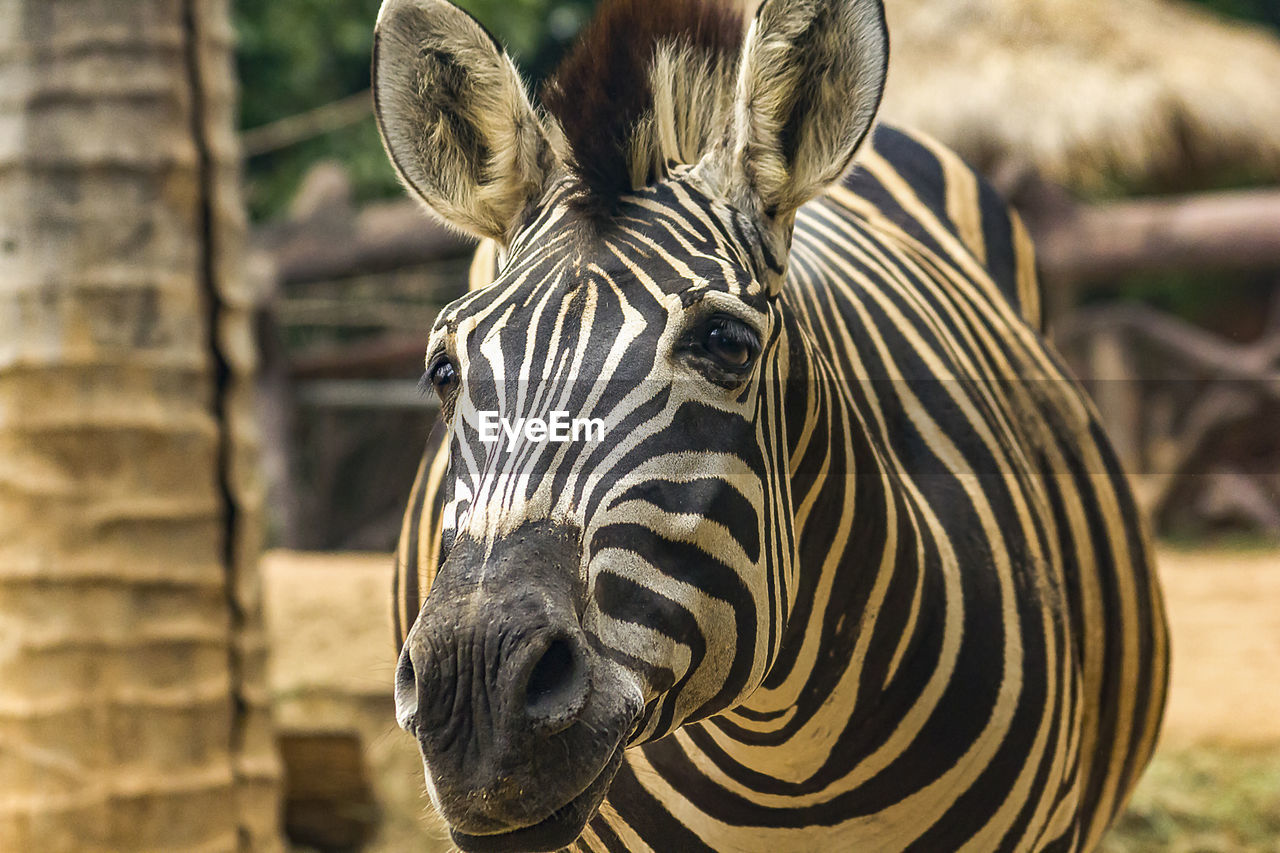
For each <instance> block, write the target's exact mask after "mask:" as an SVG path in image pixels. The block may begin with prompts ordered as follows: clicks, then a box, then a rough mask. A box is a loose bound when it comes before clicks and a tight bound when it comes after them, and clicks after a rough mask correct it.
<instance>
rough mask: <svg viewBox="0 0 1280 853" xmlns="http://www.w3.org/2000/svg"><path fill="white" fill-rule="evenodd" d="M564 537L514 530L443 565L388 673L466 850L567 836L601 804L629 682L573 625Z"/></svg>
mask: <svg viewBox="0 0 1280 853" xmlns="http://www.w3.org/2000/svg"><path fill="white" fill-rule="evenodd" d="M579 547H580V546H579V545H578V538H577V536H576V535H574V532H573V531H567V530H564V529H563V528H560V527H555V526H551V525H547V524H541V525H526V526H525V527H524V528H521V530H519V531H517V532H516V533H515V534H513V535H511V536H510V537H508V538H507V540H504V541H503V542H500V543H499V544H498V545H497V546H495V547H493V548H491V549H489V550H488V551H487V552H485V551H482V550H481V549H480V548H479V547H478V546H475V545H473V544H471V543H466V542H460V543H458V544H457V545H456V546H455V547H454V549H453V550H452V551H451V552H450V555H449V557H448V558H447V559H446V561H445V563H444V564H443V565H442V566H441V569H440V572H439V574H438V575H437V577H436V580H435V584H434V585H433V587H432V590H431V593H430V595H429V596H428V597H427V600H426V602H425V603H424V604H423V608H422V611H421V613H420V614H419V616H418V619H417V622H416V623H415V624H414V627H413V630H412V631H411V632H410V633H409V636H408V638H407V640H406V643H405V647H404V650H403V651H402V653H401V656H400V662H399V665H398V667H397V673H396V706H397V707H396V712H397V719H398V720H399V722H400V724H401V726H402V727H404V728H405V729H406V730H407V731H409V732H411V733H412V734H414V736H415V737H416V738H417V740H418V744H419V748H420V750H421V752H422V757H423V763H424V767H425V770H426V774H427V782H428V789H429V791H431V793H432V799H433V801H434V803H435V805H436V807H437V808H438V809H439V811H440V813H441V815H442V816H443V817H444V818H445V820H446V821H447V822H448V823H449V826H450V828H451V830H452V832H453V834H454V841H455V842H456V843H457V844H458V846H460V847H461V848H463V849H464V850H468V851H472V850H476V851H480V850H485V851H498V850H543V849H547V850H550V849H557V848H559V847H563V846H564V845H566V844H568V843H571V842H572V841H573V839H574V838H576V837H577V835H578V834H579V833H580V832H581V831H582V827H583V826H584V825H585V824H586V822H587V821H588V820H589V819H590V818H591V816H592V815H593V814H594V813H595V811H596V809H597V808H599V805H600V802H601V801H602V800H603V799H604V796H605V794H606V792H607V790H608V786H609V783H610V782H611V781H612V779H613V776H614V774H615V773H616V772H617V770H618V767H619V766H620V765H621V762H622V755H623V749H624V747H625V741H626V738H627V735H628V734H629V733H630V731H631V729H632V727H633V726H634V724H635V721H636V720H637V719H638V717H639V714H640V711H641V704H642V703H641V699H640V693H639V689H638V688H637V687H635V686H634V685H631V684H630V683H629V682H628V676H627V675H626V673H624V672H623V671H622V670H621V668H620V667H618V666H617V665H616V664H614V663H612V662H611V661H609V660H608V659H607V658H606V656H604V655H602V654H601V653H600V652H599V651H598V650H597V649H596V648H595V646H594V645H593V643H592V641H591V639H590V638H589V637H588V635H587V634H586V632H584V630H583V628H582V624H581V614H582V607H583V595H582V593H581V589H580V587H581V582H580V580H579V578H578V565H579V562H580V550H579Z"/></svg>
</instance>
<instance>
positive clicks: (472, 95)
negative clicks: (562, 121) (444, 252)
mask: <svg viewBox="0 0 1280 853" xmlns="http://www.w3.org/2000/svg"><path fill="white" fill-rule="evenodd" d="M373 78H374V79H373V94H374V104H375V112H376V113H377V117H378V127H379V129H380V130H381V132H382V139H383V144H384V145H385V146H386V149H387V153H388V155H389V156H390V157H391V161H392V163H394V164H395V167H396V170H397V171H398V172H399V174H400V179H401V180H402V181H403V182H404V184H405V185H406V186H407V187H408V188H409V189H410V190H411V191H412V192H414V193H416V194H417V195H418V196H420V197H421V198H422V200H423V201H425V202H426V203H427V205H428V206H429V207H430V208H431V209H432V211H434V212H435V213H436V214H437V215H438V216H439V217H440V218H441V219H443V220H444V221H445V222H447V223H448V224H450V225H453V226H454V227H456V228H458V229H460V230H462V231H467V232H469V233H471V234H475V235H478V236H481V237H491V238H493V239H495V240H498V241H499V242H503V243H505V242H507V240H508V239H509V238H510V237H511V236H512V234H513V232H514V231H515V230H516V228H517V227H518V226H519V223H520V221H521V219H522V215H523V213H524V211H525V209H526V207H527V206H528V205H529V204H530V203H532V202H534V201H536V200H537V199H538V198H539V197H540V196H541V194H542V191H543V189H544V188H545V186H546V184H547V180H548V178H549V177H550V175H551V172H552V171H553V168H554V165H555V157H554V155H553V154H552V151H551V146H550V144H549V143H548V140H547V135H546V132H545V130H544V128H543V125H542V122H541V121H540V120H539V119H538V116H537V114H536V113H535V112H534V109H533V107H532V105H531V104H530V102H529V96H528V94H527V93H526V92H525V88H524V85H523V84H522V83H521V81H520V76H519V74H518V73H517V72H516V68H515V65H514V64H513V63H512V62H511V59H510V58H509V57H508V56H507V55H506V54H505V53H503V51H502V48H501V47H500V46H499V45H498V43H497V41H496V40H495V39H494V38H493V36H491V35H490V34H489V33H488V32H487V31H486V30H485V29H484V27H482V26H480V24H479V23H477V22H476V20H475V19H474V18H472V17H471V16H470V15H468V14H467V13H466V12H464V11H462V10H461V9H459V8H458V7H456V6H454V5H453V4H452V3H449V2H445V0H384V2H383V4H382V9H381V11H379V12H378V24H377V28H376V30H375V33H374V49H373Z"/></svg>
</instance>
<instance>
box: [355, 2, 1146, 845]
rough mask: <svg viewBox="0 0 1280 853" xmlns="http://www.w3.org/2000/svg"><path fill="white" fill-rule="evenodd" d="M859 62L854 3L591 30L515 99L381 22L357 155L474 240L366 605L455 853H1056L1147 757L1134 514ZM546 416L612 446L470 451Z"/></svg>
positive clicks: (865, 12)
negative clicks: (384, 563)
mask: <svg viewBox="0 0 1280 853" xmlns="http://www.w3.org/2000/svg"><path fill="white" fill-rule="evenodd" d="M887 62H888V37H887V33H886V27H885V21H884V14H883V9H882V6H881V2H880V0H765V2H764V4H763V5H762V6H761V7H760V9H759V11H758V12H757V13H756V15H755V16H754V18H753V19H752V20H751V22H750V24H749V26H748V25H747V23H746V22H745V21H744V20H742V18H741V15H740V13H737V12H735V11H734V9H733V8H731V7H729V6H727V5H722V4H719V3H717V2H714V0H696V2H695V1H694V0H605V2H604V3H603V4H602V6H601V8H600V9H599V10H598V12H597V16H596V17H595V18H594V19H593V21H592V22H591V23H590V24H589V25H588V26H587V28H586V29H585V31H584V34H583V35H582V36H581V37H580V40H579V42H578V44H577V46H576V47H574V48H573V49H572V50H571V51H570V53H569V55H568V56H567V58H566V59H565V60H564V61H563V63H562V65H561V66H560V67H559V68H558V70H557V71H556V72H555V73H554V74H553V75H552V77H551V78H550V79H549V82H548V83H547V84H545V85H544V87H543V89H542V91H541V94H540V98H539V99H538V101H536V102H535V101H534V100H533V98H532V97H531V96H530V94H529V93H528V91H527V90H526V88H525V86H524V84H523V83H522V81H521V78H520V76H519V73H518V71H517V70H516V67H515V65H514V64H513V62H512V60H511V59H510V58H509V57H508V56H507V55H506V54H505V53H504V52H503V49H502V47H501V46H500V45H499V44H498V42H497V41H496V40H495V39H494V38H493V37H492V36H491V35H490V34H489V33H488V32H487V31H486V30H485V29H484V27H483V26H482V25H480V24H479V23H478V22H477V21H476V20H475V19H473V18H472V17H471V16H470V15H468V14H467V13H465V12H463V11H461V10H460V9H458V8H457V7H455V6H453V5H451V4H450V3H448V2H446V0H385V2H384V3H383V6H382V8H381V10H380V12H379V16H378V23H377V26H376V39H375V48H374V78H375V79H374V94H375V106H376V110H375V111H376V114H377V118H378V124H379V127H380V130H381V133H382V136H383V140H384V144H385V147H386V150H387V152H388V155H389V157H390V159H391V161H392V162H393V164H394V165H395V167H396V169H397V171H398V173H399V176H400V178H401V180H402V182H403V183H404V184H405V186H406V187H407V188H408V190H409V191H410V192H411V193H412V194H413V195H414V196H416V197H417V198H418V199H420V200H421V201H422V202H423V203H424V205H425V206H426V207H427V208H428V209H429V210H430V211H431V212H433V213H434V214H435V215H436V216H438V217H439V218H440V219H442V220H443V221H444V222H445V223H447V224H449V225H451V226H453V227H455V228H458V229H460V230H463V231H465V232H468V233H470V234H473V235H475V236H477V237H480V238H482V239H483V241H484V242H483V243H482V245H481V248H480V250H478V252H477V255H476V260H475V263H474V265H473V269H472V282H471V288H470V290H469V292H468V293H467V294H466V295H465V296H463V297H462V298H460V299H458V300H457V301H455V302H453V303H452V304H450V305H449V306H447V307H446V308H444V309H443V310H442V311H441V313H440V315H439V318H438V320H437V321H436V323H435V325H434V327H433V329H432V330H431V331H430V334H429V337H428V341H427V351H426V360H425V366H426V373H425V375H424V379H423V381H424V388H425V390H426V392H428V393H435V394H436V395H438V397H439V399H440V404H441V413H442V414H441V424H442V425H443V426H442V427H441V429H442V435H443V437H442V439H441V442H440V446H439V450H438V451H429V452H428V453H427V454H426V455H424V457H423V461H422V463H421V467H420V468H419V470H418V473H417V478H416V482H415V484H414V488H413V493H412V497H411V500H410V503H409V506H408V509H407V511H406V514H405V517H404V522H403V528H402V531H401V538H400V544H399V547H398V553H397V558H396V562H397V572H396V580H395V605H394V609H395V619H396V631H397V634H398V638H399V641H400V654H399V659H398V663H397V666H396V678H395V692H394V695H395V706H396V717H397V721H398V723H399V724H400V726H401V727H403V728H404V729H405V730H406V731H408V732H409V733H411V734H412V735H413V736H414V737H415V738H416V741H417V744H418V747H419V750H420V752H421V756H422V760H423V768H424V773H425V780H426V791H427V794H428V796H429V798H430V800H431V803H432V805H433V806H434V808H435V809H436V810H437V811H438V813H439V814H440V815H441V816H442V817H443V819H444V821H445V822H446V823H447V825H448V827H449V831H450V834H451V836H452V839H453V841H454V842H455V843H456V844H457V845H458V846H459V847H461V848H462V849H464V850H467V851H503V850H552V849H562V848H571V849H577V850H659V851H669V850H680V851H688V850H707V849H711V850H734V851H786V850H804V851H812V850H860V851H862V850H866V851H879V850H915V851H949V850H973V851H994V850H1019V851H1022V850H1044V851H1067V850H1089V849H1093V848H1094V847H1096V846H1097V845H1098V843H1099V841H1100V839H1101V837H1102V836H1103V834H1104V833H1105V831H1106V829H1107V828H1108V826H1109V825H1110V823H1111V822H1112V821H1113V820H1114V818H1115V817H1116V815H1117V814H1118V813H1119V811H1120V810H1121V808H1122V807H1123V805H1124V803H1125V801H1126V799H1127V797H1128V796H1129V794H1130V792H1131V791H1132V789H1133V787H1134V784H1135V782H1136V780H1137V778H1138V776H1139V775H1140V773H1141V771H1142V770H1143V768H1144V766H1145V765H1146V763H1147V762H1148V760H1149V758H1150V756H1151V754H1152V751H1153V749H1154V743H1155V740H1156V736H1157V733H1158V729H1159V723H1160V719H1161V715H1162V712H1163V706H1164V701H1165V694H1166V689H1167V664H1168V636H1167V628H1166V623H1165V618H1164V613H1163V605H1162V602H1161V596H1160V591H1159V587H1158V585H1157V578H1156V575H1155V570H1154V566H1153V564H1152V558H1151V548H1150V545H1149V543H1148V539H1147V534H1146V533H1145V530H1144V526H1143V522H1142V521H1141V519H1140V516H1139V513H1138V510H1137V509H1136V507H1135V503H1134V500H1133V497H1132V495H1131V492H1130V489H1129V487H1128V485H1127V483H1126V480H1125V477H1124V474H1123V473H1122V471H1121V470H1120V468H1119V465H1118V463H1117V460H1116V456H1115V454H1114V453H1113V451H1112V449H1111V447H1110V445H1109V444H1108V442H1107V439H1106V437H1105V436H1104V434H1103V432H1102V428H1101V426H1100V423H1099V419H1098V417H1097V414H1096V413H1095V411H1094V409H1093V408H1092V406H1091V404H1090V402H1089V401H1088V400H1087V399H1086V397H1085V396H1084V394H1083V393H1082V392H1081V390H1080V389H1079V387H1078V386H1077V385H1076V384H1075V382H1074V381H1073V380H1071V379H1070V378H1069V377H1068V374H1067V372H1066V370H1065V368H1064V367H1063V365H1062V363H1061V362H1060V360H1059V358H1058V356H1057V355H1056V354H1055V353H1054V352H1053V350H1052V348H1051V347H1050V345H1049V344H1048V343H1046V341H1045V338H1044V337H1043V334H1042V329H1041V325H1042V324H1041V309H1040V297H1039V287H1038V284H1037V280H1036V275H1035V262H1034V255H1033V249H1032V246H1031V243H1030V241H1029V238H1028V235H1027V232H1026V230H1025V228H1024V226H1023V225H1022V224H1021V223H1020V221H1019V220H1018V218H1017V217H1016V216H1015V215H1014V214H1013V213H1012V212H1011V211H1010V210H1009V209H1008V208H1007V206H1006V205H1005V204H1003V203H1002V202H1001V201H1000V200H999V199H998V197H997V195H996V194H995V193H994V191H993V190H992V189H991V188H990V187H989V186H988V185H987V184H986V183H984V182H983V181H982V180H981V179H980V178H979V177H978V176H977V175H976V174H975V172H973V171H972V170H971V169H969V168H968V167H967V166H966V165H965V164H964V163H963V162H961V161H960V160H959V159H958V158H957V157H956V155H954V154H953V153H951V152H949V151H948V150H947V149H946V148H944V147H943V146H941V145H940V144H938V143H937V142H935V141H933V140H931V139H929V138H927V137H925V136H923V135H919V134H913V133H908V132H906V131H902V130H898V129H895V128H892V127H890V126H888V125H887V124H883V123H877V122H876V115H877V112H878V109H879V104H880V99H881V94H882V92H883V88H884V83H885V76H886V69H887ZM556 411H569V412H571V413H572V414H574V415H575V416H583V417H587V418H598V419H600V420H601V421H602V422H603V423H604V424H605V425H606V426H607V429H608V431H607V434H606V435H605V436H604V437H603V439H602V440H601V439H600V438H599V437H598V436H597V437H594V438H593V439H592V440H590V441H588V440H585V439H584V440H579V441H576V442H573V441H571V442H567V443H557V442H550V441H539V440H535V437H533V436H531V435H529V434H527V433H525V434H519V435H517V436H516V437H515V438H514V439H513V440H512V441H498V442H486V441H481V440H480V437H479V424H480V421H481V418H482V417H493V416H495V415H494V413H497V415H500V416H502V417H506V418H530V417H544V418H545V417H546V416H548V415H549V414H550V413H553V412H556ZM428 593H429V594H428Z"/></svg>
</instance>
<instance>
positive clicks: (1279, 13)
mask: <svg viewBox="0 0 1280 853" xmlns="http://www.w3.org/2000/svg"><path fill="white" fill-rule="evenodd" d="M1190 2H1192V3H1194V4H1195V5H1197V6H1205V7H1207V8H1209V9H1212V10H1213V11H1215V12H1217V13H1218V14H1220V15H1223V16H1225V17H1228V18H1241V19H1243V20H1246V21H1255V22H1257V23H1260V24H1270V25H1271V26H1273V27H1275V28H1276V29H1277V30H1280V3H1276V0H1190Z"/></svg>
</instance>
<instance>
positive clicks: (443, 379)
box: [422, 355, 458, 401]
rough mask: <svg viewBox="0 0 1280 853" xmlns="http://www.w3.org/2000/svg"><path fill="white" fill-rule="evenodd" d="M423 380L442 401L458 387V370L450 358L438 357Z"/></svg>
mask: <svg viewBox="0 0 1280 853" xmlns="http://www.w3.org/2000/svg"><path fill="white" fill-rule="evenodd" d="M422 378H423V384H429V385H430V386H431V387H432V389H434V390H435V392H436V396H437V397H439V398H440V399H441V401H443V400H444V399H445V398H446V397H448V396H449V395H450V394H452V393H453V391H454V389H455V388H457V387H458V369H457V368H456V367H454V366H453V362H452V361H450V360H449V357H448V356H444V355H441V356H437V357H436V358H435V360H433V361H432V362H431V366H430V367H428V368H427V374H426V376H423V377H422Z"/></svg>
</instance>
